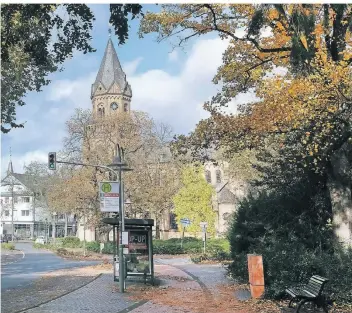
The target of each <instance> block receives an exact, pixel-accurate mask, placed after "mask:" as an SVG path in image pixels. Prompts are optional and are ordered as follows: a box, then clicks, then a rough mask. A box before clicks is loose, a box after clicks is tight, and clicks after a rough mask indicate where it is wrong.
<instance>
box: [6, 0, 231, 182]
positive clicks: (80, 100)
mask: <svg viewBox="0 0 352 313" xmlns="http://www.w3.org/2000/svg"><path fill="white" fill-rule="evenodd" d="M91 8H92V10H93V12H94V14H95V17H96V21H95V24H94V30H93V42H92V44H93V46H94V47H95V48H96V49H97V52H95V53H91V54H86V55H84V54H80V53H75V54H74V56H73V58H72V59H70V60H67V61H66V62H65V64H64V70H63V71H62V72H58V73H55V74H53V75H52V76H51V80H52V82H51V84H50V85H48V86H46V87H45V88H43V91H42V92H40V93H36V92H32V93H30V94H28V95H27V96H26V99H25V101H26V103H27V105H26V106H24V107H21V108H18V111H17V117H18V119H17V121H18V122H23V121H26V124H25V128H24V129H14V130H12V131H11V132H10V133H9V134H6V135H2V139H1V148H2V149H1V160H2V165H1V170H2V177H3V176H4V173H5V170H6V168H7V164H8V162H9V149H10V146H11V148H12V161H13V165H14V170H15V171H16V172H23V165H24V164H28V163H30V162H31V161H41V162H46V161H47V153H48V152H49V151H58V150H60V149H61V147H62V140H63V138H64V136H65V134H66V130H65V122H66V121H67V120H68V119H69V118H70V116H72V114H73V113H74V110H75V108H85V109H86V108H91V101H90V88H91V84H92V83H93V82H94V80H95V76H96V74H97V72H98V69H99V65H100V61H101V59H102V57H103V54H104V50H105V47H106V44H107V40H108V27H109V25H108V20H109V6H108V5H107V4H101V5H91ZM145 9H146V10H153V11H154V10H159V6H155V5H145ZM138 25H139V22H138V21H137V20H136V21H134V22H133V23H132V24H131V32H130V38H129V40H128V41H127V42H126V44H125V45H123V46H118V45H117V40H116V38H115V37H114V36H113V37H112V38H113V42H114V45H115V48H116V50H117V54H118V56H119V59H120V62H121V64H122V67H123V70H124V71H125V73H126V74H127V80H128V82H129V83H130V84H131V86H132V92H133V98H132V103H131V109H132V110H133V109H135V110H142V111H145V112H147V113H148V114H149V115H150V116H152V117H153V118H155V119H156V120H159V121H163V122H164V123H167V124H169V125H170V126H171V127H172V129H173V131H174V132H175V133H177V134H180V133H184V134H187V133H188V132H190V131H191V130H192V129H194V127H195V125H196V123H197V122H198V121H199V120H200V119H202V118H205V117H207V113H206V112H205V111H204V110H203V108H202V105H203V103H204V102H205V101H207V100H209V99H210V98H211V96H213V95H214V94H216V92H217V90H218V89H219V88H220V86H215V85H213V84H212V82H211V80H212V78H213V76H214V75H215V73H216V70H217V68H218V66H219V65H220V64H221V57H222V53H223V51H224V50H225V49H226V46H227V43H226V42H225V41H222V40H221V39H219V38H218V37H217V36H216V35H215V34H213V35H209V36H207V37H199V38H197V39H195V40H193V41H190V42H189V43H188V45H187V46H186V48H185V49H176V50H172V46H171V44H170V42H167V41H165V42H162V43H157V42H156V34H151V35H147V36H145V38H144V39H140V38H139V37H138V34H137V31H138ZM234 106H235V104H234ZM230 109H231V108H230ZM234 109H235V108H233V110H234Z"/></svg>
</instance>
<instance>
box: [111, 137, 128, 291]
mask: <svg viewBox="0 0 352 313" xmlns="http://www.w3.org/2000/svg"><path fill="white" fill-rule="evenodd" d="M108 167H109V168H112V169H114V170H117V172H118V175H117V176H118V181H119V287H120V292H121V293H123V292H124V291H125V262H124V257H123V244H122V232H124V231H125V211H124V200H123V198H124V197H123V196H124V195H123V191H124V188H123V181H122V172H123V171H132V169H131V168H128V167H127V164H126V163H124V150H123V148H122V147H120V145H119V144H117V145H116V154H115V157H114V159H113V163H112V164H110V165H108ZM114 246H116V243H115V236H114Z"/></svg>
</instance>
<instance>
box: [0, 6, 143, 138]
mask: <svg viewBox="0 0 352 313" xmlns="http://www.w3.org/2000/svg"><path fill="white" fill-rule="evenodd" d="M141 9H142V7H141V6H140V5H138V4H111V5H110V13H111V16H110V23H111V24H112V25H113V27H114V30H115V34H116V35H117V36H118V39H119V42H120V44H123V43H125V41H126V39H128V20H129V18H130V17H131V18H132V19H133V18H135V17H138V16H139V15H140V14H142V11H141ZM94 19H95V18H94V15H93V13H92V11H91V9H90V8H89V7H88V6H87V5H86V4H1V90H2V92H1V131H2V132H3V133H7V132H9V131H10V130H11V128H14V127H24V123H23V122H21V123H18V122H17V121H16V108H17V106H23V105H25V102H24V100H23V97H24V96H25V95H26V94H27V92H29V91H40V90H41V88H42V87H43V86H45V85H47V84H49V82H50V80H49V79H48V75H49V74H50V73H53V72H56V71H57V70H61V69H62V64H63V62H64V61H65V60H66V59H67V58H70V57H72V55H73V52H74V51H75V50H78V51H82V52H83V53H89V52H94V51H95V49H94V48H93V47H92V46H91V43H90V41H91V39H92V37H91V30H92V27H93V21H94Z"/></svg>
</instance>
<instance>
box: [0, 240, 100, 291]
mask: <svg viewBox="0 0 352 313" xmlns="http://www.w3.org/2000/svg"><path fill="white" fill-rule="evenodd" d="M16 249H18V250H21V251H23V253H24V255H23V257H22V258H20V259H19V260H16V262H14V263H10V264H3V265H2V266H1V291H4V290H7V289H12V288H18V287H21V286H24V285H27V284H30V283H32V282H33V281H35V280H36V279H38V278H39V277H40V276H41V275H42V274H43V273H45V272H50V271H53V270H57V269H66V268H72V267H78V266H88V265H94V264H98V263H100V262H98V261H69V260H65V259H63V258H60V257H58V256H57V255H55V254H54V253H52V252H50V251H45V250H38V249H34V248H33V246H32V243H16Z"/></svg>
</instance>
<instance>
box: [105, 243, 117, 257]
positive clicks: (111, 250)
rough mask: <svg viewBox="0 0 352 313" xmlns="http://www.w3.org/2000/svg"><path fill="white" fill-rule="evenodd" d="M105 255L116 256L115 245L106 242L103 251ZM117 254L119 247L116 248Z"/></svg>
mask: <svg viewBox="0 0 352 313" xmlns="http://www.w3.org/2000/svg"><path fill="white" fill-rule="evenodd" d="M102 253H104V254H114V244H113V243H112V242H106V243H105V244H104V248H103V250H102ZM116 253H118V247H117V248H116Z"/></svg>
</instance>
